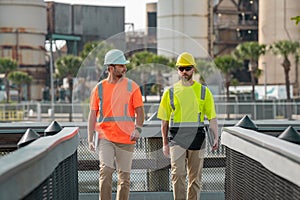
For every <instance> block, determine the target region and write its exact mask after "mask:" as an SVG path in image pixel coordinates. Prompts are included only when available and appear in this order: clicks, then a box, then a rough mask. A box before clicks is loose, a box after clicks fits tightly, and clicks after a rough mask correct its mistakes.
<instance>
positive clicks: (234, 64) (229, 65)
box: [214, 55, 243, 119]
mask: <svg viewBox="0 0 300 200" xmlns="http://www.w3.org/2000/svg"><path fill="white" fill-rule="evenodd" d="M214 62H215V65H216V67H217V68H218V69H219V70H220V71H221V73H222V74H223V76H224V79H225V87H226V101H227V102H229V87H230V85H231V82H232V81H233V80H234V79H233V75H232V73H234V72H235V71H237V70H238V69H240V68H241V67H242V66H243V63H242V62H240V61H238V60H236V59H235V58H234V57H233V56H231V55H224V56H219V57H217V58H215V59H214ZM227 106H228V105H227ZM226 111H227V118H228V119H229V118H230V113H229V112H228V111H229V109H228V107H227V108H226Z"/></svg>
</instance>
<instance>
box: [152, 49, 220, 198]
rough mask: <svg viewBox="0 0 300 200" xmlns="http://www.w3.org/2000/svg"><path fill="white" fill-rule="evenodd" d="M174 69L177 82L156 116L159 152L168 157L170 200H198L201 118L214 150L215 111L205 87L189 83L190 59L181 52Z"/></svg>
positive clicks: (192, 65) (202, 139)
mask: <svg viewBox="0 0 300 200" xmlns="http://www.w3.org/2000/svg"><path fill="white" fill-rule="evenodd" d="M176 66H177V70H178V75H179V78H180V80H179V82H177V83H175V84H174V85H173V86H171V87H170V88H169V89H167V90H166V91H165V92H164V94H163V96H162V100H161V102H160V105H159V109H158V114H157V117H158V118H159V119H161V120H162V122H161V132H162V138H163V153H164V155H165V156H170V158H171V175H172V186H173V196H174V200H186V199H187V200H199V198H200V191H201V176H202V167H203V161H204V152H205V130H204V116H206V117H207V119H208V120H209V125H210V129H211V130H212V131H211V134H213V136H214V140H213V141H212V144H211V146H212V149H213V150H216V149H217V148H218V127H217V120H216V111H215V107H214V100H213V96H212V93H211V92H210V90H209V89H208V87H206V86H205V85H202V84H200V83H198V82H196V81H195V80H193V75H194V72H195V70H196V69H195V66H196V62H195V59H194V57H193V56H192V55H191V54H190V53H188V52H183V53H182V54H180V55H179V56H178V58H177V62H176ZM168 132H169V133H170V134H168ZM186 176H188V187H187V189H186ZM186 191H187V192H186Z"/></svg>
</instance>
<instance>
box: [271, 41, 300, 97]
mask: <svg viewBox="0 0 300 200" xmlns="http://www.w3.org/2000/svg"><path fill="white" fill-rule="evenodd" d="M299 47H300V44H299V42H298V41H290V40H280V41H278V42H275V43H274V44H273V45H271V46H270V48H271V51H272V52H273V54H274V55H280V56H282V57H283V62H282V63H281V65H282V67H283V70H284V76H285V87H286V95H287V100H288V101H290V100H291V94H290V76H289V72H290V70H291V62H290V60H289V56H290V55H295V53H296V52H297V49H299Z"/></svg>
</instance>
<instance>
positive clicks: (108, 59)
mask: <svg viewBox="0 0 300 200" xmlns="http://www.w3.org/2000/svg"><path fill="white" fill-rule="evenodd" d="M128 63H129V61H128V60H126V58H125V56H124V53H123V51H121V50H118V49H112V50H110V51H108V52H107V53H106V54H105V57H104V65H110V64H119V65H125V64H128Z"/></svg>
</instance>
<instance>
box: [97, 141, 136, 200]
mask: <svg viewBox="0 0 300 200" xmlns="http://www.w3.org/2000/svg"><path fill="white" fill-rule="evenodd" d="M133 151H134V144H119V143H113V142H110V141H108V140H105V139H101V140H99V160H100V177H99V192H100V196H99V199H100V200H111V199H112V174H113V172H114V170H115V169H116V170H117V173H118V186H117V196H116V200H128V199H129V191H130V170H131V164H132V155H133Z"/></svg>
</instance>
